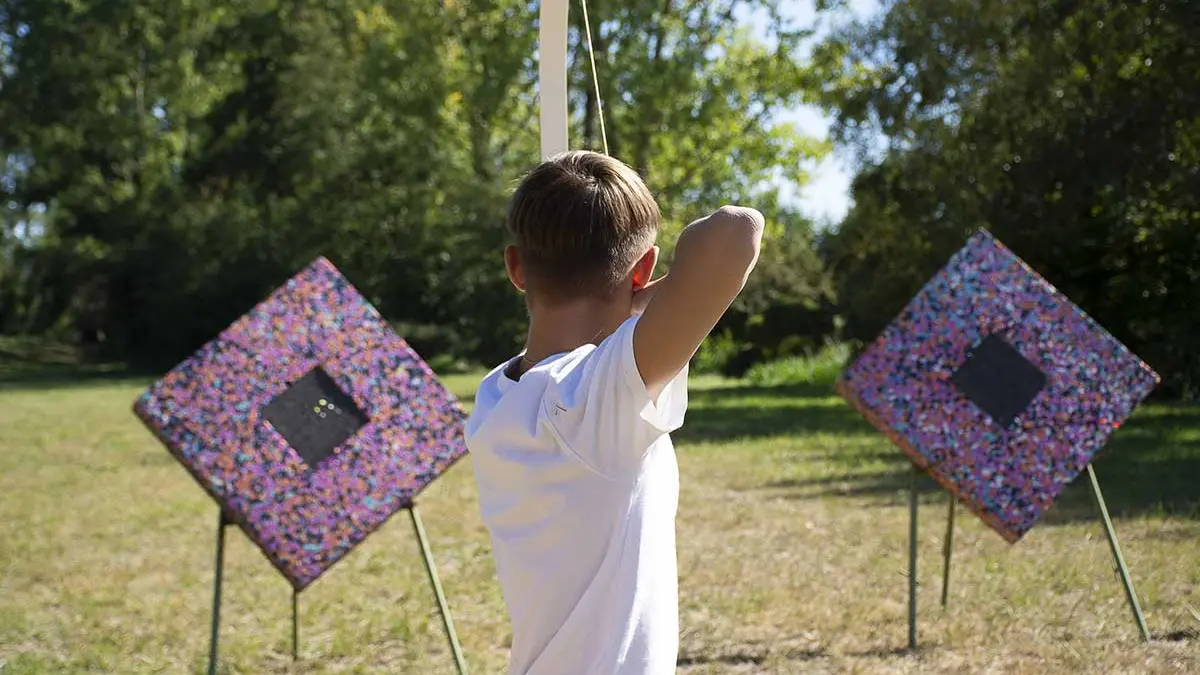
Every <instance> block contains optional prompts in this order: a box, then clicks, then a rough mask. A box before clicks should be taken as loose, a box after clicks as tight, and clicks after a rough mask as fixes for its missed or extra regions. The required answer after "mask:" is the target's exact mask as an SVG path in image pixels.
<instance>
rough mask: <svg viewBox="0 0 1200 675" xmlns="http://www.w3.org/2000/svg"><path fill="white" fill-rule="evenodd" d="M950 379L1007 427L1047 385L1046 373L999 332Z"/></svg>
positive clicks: (976, 351) (974, 353)
mask: <svg viewBox="0 0 1200 675" xmlns="http://www.w3.org/2000/svg"><path fill="white" fill-rule="evenodd" d="M950 381H951V382H953V383H954V386H955V387H957V388H958V390H959V391H960V392H962V393H963V395H964V396H966V397H967V398H968V399H969V400H970V401H971V402H972V403H974V404H975V405H977V406H979V408H980V409H981V410H983V412H985V413H987V415H988V417H991V418H992V421H994V422H995V423H996V424H998V425H1000V426H1001V427H1004V428H1008V427H1009V426H1012V423H1013V421H1014V420H1016V418H1017V415H1020V414H1021V413H1022V412H1024V411H1025V409H1026V408H1028V407H1029V404H1030V403H1032V402H1033V399H1034V398H1035V397H1036V396H1037V395H1038V392H1040V391H1041V390H1042V389H1043V388H1045V386H1046V374H1045V373H1043V372H1042V371H1041V369H1039V368H1038V367H1037V366H1036V365H1034V364H1033V363H1031V362H1030V361H1029V359H1026V358H1025V357H1024V356H1022V355H1021V352H1019V351H1017V349H1016V348H1015V347H1013V346H1012V345H1010V344H1009V343H1008V342H1006V341H1005V340H1004V339H1003V338H1001V337H1000V336H998V335H995V334H992V335H988V336H987V337H985V338H984V339H983V341H982V342H980V343H979V345H978V346H976V347H975V348H974V349H973V350H971V352H970V353H969V354H967V359H966V361H964V362H963V363H962V365H961V366H959V367H958V370H956V371H954V374H953V375H952V376H951V377H950Z"/></svg>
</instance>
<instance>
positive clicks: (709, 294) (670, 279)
mask: <svg viewBox="0 0 1200 675" xmlns="http://www.w3.org/2000/svg"><path fill="white" fill-rule="evenodd" d="M765 225H766V224H765V222H764V220H763V215H762V214H761V213H759V212H758V211H756V210H754V209H749V208H745V207H738V206H726V207H722V208H720V209H718V210H717V211H716V213H713V214H712V215H710V216H708V217H707V218H701V219H700V220H697V221H696V222H694V223H692V224H690V225H688V226H687V227H686V228H684V230H683V232H682V233H680V235H679V241H678V242H676V244H675V260H674V262H673V263H672V264H671V271H670V273H669V274H668V275H667V276H665V277H663V278H661V279H659V280H658V282H656V283H654V284H652V285H651V284H647V285H646V288H645V289H643V290H642V291H640V292H639V293H637V294H635V295H634V305H635V307H637V306H640V307H642V308H643V309H644V310H645V311H644V313H643V314H642V318H641V319H638V325H637V327H636V328H635V329H634V332H633V351H634V358H635V359H636V361H637V367H638V372H639V373H640V374H641V376H642V382H643V383H645V385H646V390H647V392H649V394H650V396H651V398H654V397H656V396H658V394H659V392H661V391H662V388H663V387H664V386H665V385H666V383H667V382H668V381H669V380H670V379H671V378H673V377H674V376H675V374H676V373H678V372H679V371H680V369H681V368H683V366H685V365H687V362H688V360H690V359H691V358H692V356H693V355H695V353H696V349H697V348H698V347H699V346H700V343H701V342H702V341H703V340H704V338H705V336H707V335H708V333H709V332H710V331H712V329H713V326H715V325H716V323H717V321H718V320H720V318H721V315H722V314H724V313H725V310H727V309H729V305H730V304H731V303H732V302H733V300H734V298H736V297H737V296H738V294H739V293H741V291H742V288H743V287H744V286H745V284H746V279H747V277H749V276H750V271H751V270H752V269H754V266H755V264H756V263H757V262H758V253H759V247H760V245H761V243H762V236H763V229H764V228H765ZM659 282H661V283H659ZM651 293H653V295H651ZM641 295H645V296H646V297H645V298H641V297H639V296H641ZM651 297H652V298H653V301H651Z"/></svg>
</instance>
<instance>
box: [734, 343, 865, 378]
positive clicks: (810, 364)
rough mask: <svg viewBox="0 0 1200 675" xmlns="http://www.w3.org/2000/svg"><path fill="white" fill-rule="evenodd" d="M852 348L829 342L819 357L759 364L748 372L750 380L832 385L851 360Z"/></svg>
mask: <svg viewBox="0 0 1200 675" xmlns="http://www.w3.org/2000/svg"><path fill="white" fill-rule="evenodd" d="M850 354H851V348H850V345H848V344H845V343H842V342H831V343H827V344H826V345H825V346H824V347H822V348H821V349H819V350H818V351H817V352H816V353H815V354H814V353H809V354H805V355H802V356H788V357H784V358H781V359H776V360H774V361H766V362H763V363H756V364H754V365H753V366H751V367H750V370H748V371H747V372H746V381H748V382H749V383H751V384H755V385H759V386H768V387H773V386H780V385H794V384H816V385H830V386H832V385H833V383H834V381H835V380H837V377H838V375H840V374H841V372H842V370H843V369H845V367H846V364H847V363H848V362H849V360H850Z"/></svg>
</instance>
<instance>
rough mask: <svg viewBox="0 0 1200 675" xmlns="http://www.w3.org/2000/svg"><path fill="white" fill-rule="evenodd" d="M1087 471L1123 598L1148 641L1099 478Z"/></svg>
mask: <svg viewBox="0 0 1200 675" xmlns="http://www.w3.org/2000/svg"><path fill="white" fill-rule="evenodd" d="M1087 472H1088V478H1090V479H1091V481H1092V495H1093V496H1095V497H1096V505H1097V506H1099V507H1100V516H1101V518H1102V519H1103V520H1104V534H1105V535H1106V536H1107V537H1108V545H1109V548H1111V549H1112V555H1113V560H1114V561H1115V562H1116V565H1117V572H1118V573H1119V574H1120V575H1121V585H1123V586H1124V587H1125V598H1126V599H1127V600H1128V601H1129V609H1130V610H1131V611H1132V612H1133V620H1134V621H1135V622H1137V628H1138V633H1140V634H1141V636H1142V642H1149V641H1150V632H1149V631H1148V630H1147V629H1146V617H1145V616H1143V615H1142V606H1141V604H1140V603H1138V598H1137V593H1136V592H1134V590H1133V580H1132V579H1131V578H1130V576H1129V568H1128V567H1126V566H1125V556H1123V555H1121V545H1120V544H1119V543H1117V532H1116V530H1115V529H1113V524H1112V518H1110V517H1109V515H1108V506H1107V505H1106V504H1105V503H1104V494H1103V493H1101V492H1100V480H1099V479H1097V478H1096V470H1095V469H1093V468H1092V465H1091V464H1088V465H1087Z"/></svg>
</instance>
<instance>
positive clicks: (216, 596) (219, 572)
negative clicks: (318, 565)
mask: <svg viewBox="0 0 1200 675" xmlns="http://www.w3.org/2000/svg"><path fill="white" fill-rule="evenodd" d="M404 510H405V511H408V515H409V519H410V520H411V521H412V528H413V534H414V535H416V537H417V543H418V544H420V546H421V559H422V561H423V562H424V563H425V572H426V573H427V574H428V575H429V584H430V585H431V586H432V587H433V593H434V596H435V597H436V599H437V603H438V612H439V614H440V615H441V618H442V627H443V628H444V629H445V631H446V638H447V639H448V641H449V643H450V653H451V654H452V655H453V656H454V665H455V667H456V668H457V669H458V672H459V674H460V675H466V672H467V664H466V660H465V659H464V658H463V654H462V647H461V646H460V645H459V642H458V635H457V633H455V631H454V620H453V619H452V618H451V615H450V606H449V604H448V603H447V602H446V593H445V591H443V590H442V583H441V581H440V580H439V579H438V574H437V565H436V563H435V562H434V560H433V552H432V551H431V550H430V548H429V539H428V537H426V535H425V526H424V524H422V522H421V516H420V514H418V513H417V506H416V504H412V505H410V506H408V507H406V508H405V509H404ZM233 524H234V523H233V521H232V520H230V519H229V517H228V516H227V515H225V512H224V511H223V510H222V511H221V512H220V517H219V518H218V521H217V560H216V565H215V568H214V573H213V606H212V631H211V635H210V637H209V648H208V675H217V663H218V656H219V644H220V637H221V591H222V586H221V584H222V580H223V579H224V576H225V575H224V571H225V530H226V528H228V527H229V526H230V525H233ZM300 593H301V591H299V590H296V589H295V588H293V589H292V660H293V661H295V660H298V659H299V657H300V619H299V604H300Z"/></svg>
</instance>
